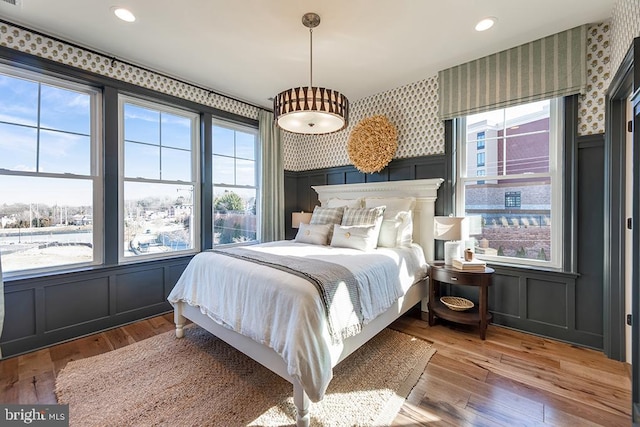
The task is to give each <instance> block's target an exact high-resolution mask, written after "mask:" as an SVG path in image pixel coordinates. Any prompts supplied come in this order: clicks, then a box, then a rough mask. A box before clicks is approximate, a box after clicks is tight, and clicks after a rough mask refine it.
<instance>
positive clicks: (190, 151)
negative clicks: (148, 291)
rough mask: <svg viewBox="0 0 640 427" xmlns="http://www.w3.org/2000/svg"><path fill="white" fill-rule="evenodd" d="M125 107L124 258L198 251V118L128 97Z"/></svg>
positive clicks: (122, 166)
mask: <svg viewBox="0 0 640 427" xmlns="http://www.w3.org/2000/svg"><path fill="white" fill-rule="evenodd" d="M119 104H120V105H119V108H120V125H121V130H120V170H121V171H123V172H122V178H121V180H120V215H121V219H120V230H121V231H120V238H121V245H120V247H121V253H120V258H121V259H129V260H131V259H136V258H140V257H142V258H150V257H163V256H167V255H175V254H176V253H179V254H182V253H184V252H189V251H191V252H193V251H195V250H197V249H198V247H199V238H198V231H199V228H198V226H197V224H198V206H197V201H198V200H199V186H198V155H197V153H198V149H197V147H198V145H199V144H198V141H199V136H198V135H199V133H198V128H199V122H200V120H199V117H198V115H197V114H196V113H192V112H189V111H184V110H180V109H176V108H171V107H167V106H164V105H162V104H157V103H152V102H148V101H143V100H139V99H135V98H131V97H127V96H121V97H120V99H119Z"/></svg>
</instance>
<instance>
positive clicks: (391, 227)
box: [378, 219, 402, 248]
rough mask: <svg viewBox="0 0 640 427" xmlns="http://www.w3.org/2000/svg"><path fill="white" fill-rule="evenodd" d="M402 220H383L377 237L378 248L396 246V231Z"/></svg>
mask: <svg viewBox="0 0 640 427" xmlns="http://www.w3.org/2000/svg"><path fill="white" fill-rule="evenodd" d="M401 224H402V220H398V219H383V220H382V225H381V226H380V235H379V236H378V247H383V248H395V247H396V246H397V245H398V229H399V228H400V225H401Z"/></svg>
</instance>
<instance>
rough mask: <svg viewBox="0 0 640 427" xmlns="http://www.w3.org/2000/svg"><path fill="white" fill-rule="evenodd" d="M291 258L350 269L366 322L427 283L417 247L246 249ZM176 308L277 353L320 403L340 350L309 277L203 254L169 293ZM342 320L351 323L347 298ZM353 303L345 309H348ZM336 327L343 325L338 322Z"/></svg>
mask: <svg viewBox="0 0 640 427" xmlns="http://www.w3.org/2000/svg"><path fill="white" fill-rule="evenodd" d="M247 248H248V249H251V250H255V251H269V252H272V253H277V254H280V255H286V256H303V257H312V258H316V259H320V260H323V261H328V262H333V263H336V264H340V265H342V266H344V267H346V268H348V269H349V270H350V271H351V272H352V273H353V274H354V276H355V277H356V278H357V279H358V283H359V285H360V288H359V290H360V299H361V301H360V303H361V306H362V314H363V317H364V324H367V323H368V322H370V321H371V320H373V319H375V318H376V317H377V316H378V315H379V314H381V313H383V312H384V311H385V310H386V309H387V308H389V307H390V306H391V305H392V304H393V303H394V302H395V301H396V300H397V299H398V298H399V297H400V296H402V295H403V294H404V293H405V292H406V290H407V289H409V288H410V287H411V285H412V284H413V283H415V282H416V281H418V280H420V279H422V278H424V277H425V276H426V273H427V266H426V262H425V258H424V254H423V252H422V249H421V248H420V247H419V246H418V245H412V246H411V247H405V248H393V249H392V248H379V249H376V250H375V251H372V252H362V251H359V250H355V249H347V248H335V247H330V246H318V245H309V244H304V243H295V242H293V241H280V242H272V243H264V244H260V245H254V246H248V247H247ZM168 300H169V302H170V303H171V304H174V305H175V303H177V302H179V301H184V302H186V303H188V304H189V305H193V306H196V307H199V308H200V310H201V311H202V313H203V314H206V315H207V316H208V317H210V318H211V319H212V320H214V321H215V322H217V323H219V324H221V325H223V326H225V327H227V328H230V329H233V330H234V331H236V332H239V333H241V334H243V335H245V336H248V337H250V338H252V339H253V340H255V341H257V342H259V343H262V344H265V345H267V346H269V347H271V348H272V349H274V350H275V351H276V352H277V353H278V354H279V355H280V356H282V357H283V359H284V360H285V362H286V364H287V371H288V372H289V374H290V375H291V376H292V377H294V378H297V379H298V380H299V381H300V383H301V385H302V387H303V389H304V391H305V392H306V393H307V395H308V396H309V398H310V399H311V400H312V401H319V400H321V399H322V397H323V396H324V393H325V390H326V388H327V385H328V384H329V381H330V380H331V377H332V367H333V366H334V365H335V364H336V363H337V359H338V357H339V356H340V353H341V351H342V345H341V344H331V338H330V335H329V331H328V328H327V321H326V317H325V314H324V313H325V311H324V308H323V305H322V301H321V299H320V296H319V294H318V291H317V290H316V288H315V287H314V286H313V285H312V284H310V283H309V282H308V281H307V280H305V279H303V278H301V277H298V276H296V275H293V274H290V273H286V272H284V271H281V270H278V269H274V268H271V267H267V266H263V265H259V264H255V263H251V262H248V261H244V260H241V259H237V258H232V257H228V256H225V255H220V254H216V253H214V252H202V253H199V254H198V255H196V256H195V257H194V258H193V259H192V261H191V262H190V263H189V265H188V266H187V268H186V269H185V271H184V273H183V274H182V276H181V277H180V279H179V280H178V283H177V284H176V286H175V287H174V289H173V290H172V291H171V293H170V294H169V297H168ZM344 301H347V302H346V303H345V307H344V311H343V310H340V312H341V313H344V316H343V317H342V318H341V319H339V321H340V322H341V323H342V322H344V324H345V325H346V324H348V323H349V322H350V321H351V320H352V318H353V310H352V307H350V305H351V304H350V303H349V302H348V301H349V299H348V298H345V299H344ZM346 305H348V306H346ZM336 326H338V327H340V326H342V325H336Z"/></svg>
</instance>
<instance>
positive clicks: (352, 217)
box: [342, 206, 385, 225]
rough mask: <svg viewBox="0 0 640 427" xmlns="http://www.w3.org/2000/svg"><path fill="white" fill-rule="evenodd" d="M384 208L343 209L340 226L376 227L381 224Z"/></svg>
mask: <svg viewBox="0 0 640 427" xmlns="http://www.w3.org/2000/svg"><path fill="white" fill-rule="evenodd" d="M384 210H385V207H384V206H378V207H375V208H371V209H367V208H358V209H353V208H345V209H344V214H342V225H376V224H379V223H381V222H382V217H383V215H384Z"/></svg>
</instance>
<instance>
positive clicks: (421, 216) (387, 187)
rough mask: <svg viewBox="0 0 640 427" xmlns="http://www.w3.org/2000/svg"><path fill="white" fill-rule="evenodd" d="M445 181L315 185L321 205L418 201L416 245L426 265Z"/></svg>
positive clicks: (416, 210) (422, 180) (414, 224)
mask: <svg viewBox="0 0 640 427" xmlns="http://www.w3.org/2000/svg"><path fill="white" fill-rule="evenodd" d="M443 181H444V180H443V179H442V178H434V179H415V180H411V181H387V182H369V183H365V184H337V185H314V186H312V188H313V189H314V190H315V191H316V193H318V199H319V200H320V203H322V204H325V203H326V202H327V200H329V199H332V198H339V199H357V198H359V197H415V199H416V206H415V208H414V210H413V241H414V242H415V243H418V244H419V245H420V246H422V250H423V251H424V256H425V257H426V259H427V261H429V260H432V259H433V257H434V240H433V217H434V215H435V201H436V198H437V197H438V188H440V185H441V184H442V182H443Z"/></svg>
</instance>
